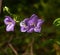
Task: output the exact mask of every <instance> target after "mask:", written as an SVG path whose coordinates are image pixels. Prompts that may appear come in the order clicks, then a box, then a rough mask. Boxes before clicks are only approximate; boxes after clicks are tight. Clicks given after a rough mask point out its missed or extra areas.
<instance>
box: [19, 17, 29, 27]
mask: <svg viewBox="0 0 60 55" xmlns="http://www.w3.org/2000/svg"><path fill="white" fill-rule="evenodd" d="M27 21H28V18H26V19H24V20H23V21H21V22H20V26H21V27H25V26H27Z"/></svg>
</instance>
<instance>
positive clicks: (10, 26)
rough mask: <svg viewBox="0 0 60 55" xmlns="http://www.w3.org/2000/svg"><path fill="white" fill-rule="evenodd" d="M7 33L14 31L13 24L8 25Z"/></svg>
mask: <svg viewBox="0 0 60 55" xmlns="http://www.w3.org/2000/svg"><path fill="white" fill-rule="evenodd" d="M6 31H8V32H9V31H14V24H11V25H7V27H6Z"/></svg>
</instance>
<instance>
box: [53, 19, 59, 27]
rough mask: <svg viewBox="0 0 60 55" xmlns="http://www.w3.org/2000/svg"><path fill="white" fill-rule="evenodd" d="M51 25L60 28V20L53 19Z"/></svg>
mask: <svg viewBox="0 0 60 55" xmlns="http://www.w3.org/2000/svg"><path fill="white" fill-rule="evenodd" d="M53 24H54V25H56V26H60V18H57V19H55V20H54V22H53Z"/></svg>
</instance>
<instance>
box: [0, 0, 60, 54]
mask: <svg viewBox="0 0 60 55" xmlns="http://www.w3.org/2000/svg"><path fill="white" fill-rule="evenodd" d="M0 9H1V16H0V55H60V26H56V24H53V22H54V20H55V19H57V18H59V17H60V0H2V7H1V8H0ZM32 14H36V15H37V16H38V17H40V18H41V19H43V20H44V23H43V25H42V30H41V32H40V33H22V32H20V26H19V23H20V21H22V20H23V19H25V18H26V17H30V16H31V15H32ZM6 15H8V16H11V17H12V18H13V19H15V20H16V25H15V31H14V32H6V30H5V28H6V26H5V24H4V18H5V16H6ZM59 20H60V19H59ZM57 23H60V21H59V22H57Z"/></svg>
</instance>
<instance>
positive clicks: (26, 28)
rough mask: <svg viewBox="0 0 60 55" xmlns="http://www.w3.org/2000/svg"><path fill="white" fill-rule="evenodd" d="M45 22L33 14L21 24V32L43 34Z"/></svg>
mask: <svg viewBox="0 0 60 55" xmlns="http://www.w3.org/2000/svg"><path fill="white" fill-rule="evenodd" d="M43 22H44V21H43V20H42V19H39V18H38V16H37V15H35V14H33V15H32V16H31V17H30V18H25V19H24V20H23V21H21V22H20V27H21V32H41V25H42V23H43Z"/></svg>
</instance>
